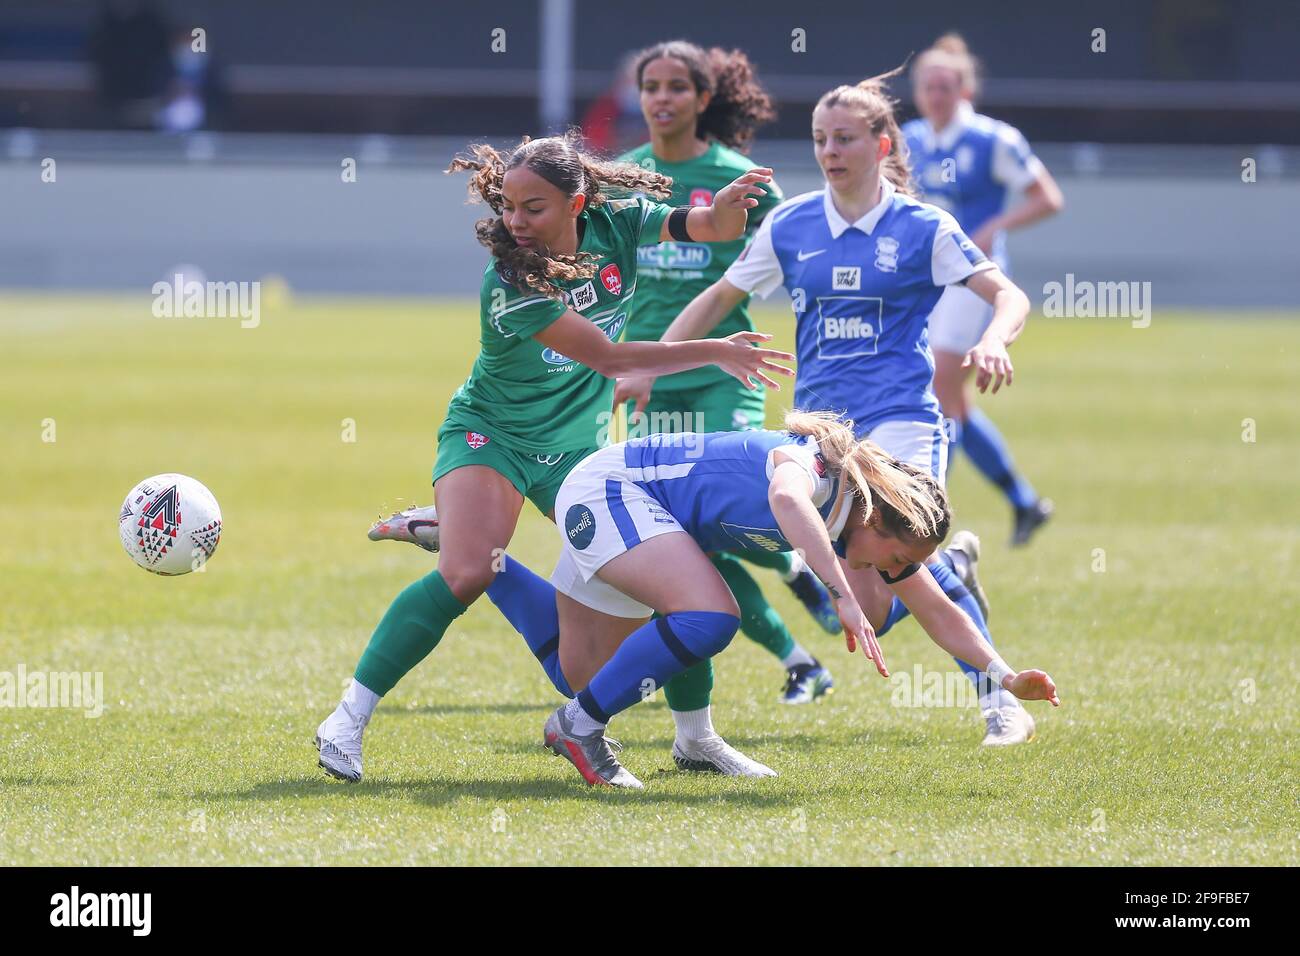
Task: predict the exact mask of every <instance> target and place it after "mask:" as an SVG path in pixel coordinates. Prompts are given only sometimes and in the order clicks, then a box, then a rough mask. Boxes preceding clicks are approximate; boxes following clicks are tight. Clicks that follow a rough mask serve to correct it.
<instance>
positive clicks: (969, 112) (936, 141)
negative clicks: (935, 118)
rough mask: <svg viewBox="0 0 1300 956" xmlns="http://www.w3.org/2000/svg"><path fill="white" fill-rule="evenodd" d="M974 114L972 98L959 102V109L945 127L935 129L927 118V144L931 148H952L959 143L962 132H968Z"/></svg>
mask: <svg viewBox="0 0 1300 956" xmlns="http://www.w3.org/2000/svg"><path fill="white" fill-rule="evenodd" d="M974 115H975V107H973V106H971V105H970V100H962V101H961V102H960V103H958V104H957V111H956V112H955V113H953V115H952V119H950V120H949V121H948V125H947V126H945V127H944V128H943V129H940V130H937V129H935V128H934V126H933V125H931V123H930V121H929V120H926V121H925V133H926V139H927V140H928V141H929V142H928V143H927V144H926V145H927V146H929V147H930V149H942V150H949V149H952V148H953V147H954V146H956V145H957V140H959V139H961V134H962V133H964V132H966V127H967V126H969V125H970V120H971V117H972V116H974Z"/></svg>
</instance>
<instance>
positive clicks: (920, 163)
mask: <svg viewBox="0 0 1300 956" xmlns="http://www.w3.org/2000/svg"><path fill="white" fill-rule="evenodd" d="M903 138H904V139H905V140H906V141H907V149H908V153H909V161H910V163H911V166H912V179H913V181H914V182H915V183H916V185H917V187H918V188H919V189H920V190H921V192H922V195H923V198H924V199H925V201H926V202H928V203H933V204H934V205H936V206H939V207H940V208H942V209H945V210H947V211H948V212H950V213H952V215H953V216H954V217H955V218H956V220H957V222H958V224H959V225H960V226H961V228H962V229H963V230H964V231H965V232H966V233H967V234H968V235H969V234H970V233H974V232H977V231H978V230H979V228H980V227H981V226H983V225H984V224H985V223H986V222H988V221H989V220H990V219H992V218H993V217H994V216H996V215H998V214H999V213H1001V212H1002V210H1003V209H1004V208H1006V204H1007V196H1008V195H1009V194H1010V193H1012V192H1014V191H1016V190H1020V189H1023V188H1025V187H1026V186H1028V185H1029V184H1030V183H1032V182H1033V181H1034V180H1035V179H1036V178H1037V177H1038V174H1039V171H1040V170H1041V169H1042V163H1041V162H1040V161H1039V160H1038V157H1036V156H1035V155H1034V153H1033V151H1032V150H1031V149H1030V148H1029V143H1028V142H1026V141H1025V138H1024V137H1023V136H1022V135H1020V131H1019V130H1017V129H1016V128H1015V127H1013V126H1009V125H1008V124H1006V123H1003V122H1001V121H1000V120H995V119H992V118H991V117H988V116H984V115H983V114H981V113H976V112H975V111H974V109H972V108H971V106H970V104H969V103H962V104H961V105H960V106H959V107H958V109H957V115H956V116H954V117H953V119H952V121H951V122H950V123H949V124H948V125H947V126H946V127H944V128H943V130H941V131H940V132H938V133H936V132H935V131H934V129H933V128H932V127H931V126H930V124H929V122H928V121H927V120H925V119H914V120H911V121H910V122H908V123H905V124H903ZM993 260H994V261H995V262H996V263H998V265H999V266H1001V267H1002V268H1003V270H1004V271H1005V270H1006V268H1007V261H1006V234H1005V233H999V234H998V236H997V237H996V239H995V240H994V244H993Z"/></svg>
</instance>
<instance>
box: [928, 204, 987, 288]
mask: <svg viewBox="0 0 1300 956" xmlns="http://www.w3.org/2000/svg"><path fill="white" fill-rule="evenodd" d="M972 260H973V261H972ZM992 268H994V263H993V262H992V261H990V260H989V259H988V258H987V257H986V256H985V255H984V253H983V252H981V251H980V250H979V248H978V247H977V246H976V245H975V243H974V242H972V241H971V240H970V238H969V237H968V236H967V235H966V234H965V233H964V232H962V231H961V226H959V225H957V220H956V219H954V218H953V217H952V216H951V215H949V214H948V213H946V212H944V213H941V218H940V220H939V228H938V229H936V230H935V231H934V245H933V247H932V248H931V251H930V278H931V281H932V282H933V283H934V284H935V285H936V286H940V287H942V286H946V285H954V284H955V283H958V282H961V281H962V280H963V279H969V278H970V277H971V276H973V275H974V274H975V273H977V272H983V271H984V270H985V269H992Z"/></svg>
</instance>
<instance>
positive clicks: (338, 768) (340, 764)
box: [316, 702, 370, 783]
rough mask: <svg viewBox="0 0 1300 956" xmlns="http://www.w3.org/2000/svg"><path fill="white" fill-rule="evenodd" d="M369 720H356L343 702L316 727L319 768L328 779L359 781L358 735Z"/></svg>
mask: <svg viewBox="0 0 1300 956" xmlns="http://www.w3.org/2000/svg"><path fill="white" fill-rule="evenodd" d="M368 723H370V718H369V717H358V716H356V715H354V714H353V713H352V711H351V710H349V709H348V705H347V703H346V702H343V703H340V704H339V705H338V706H337V707H335V708H334V713H332V714H330V715H329V716H328V717H326V718H325V719H324V720H323V721H322V722H321V725H320V726H319V727H317V728H316V750H317V751H318V752H319V753H320V761H319V765H320V766H321V767H322V768H323V769H324V771H325V772H326V773H327V774H329V775H330V776H331V777H337V778H338V779H340V780H347V781H348V782H350V783H356V782H358V781H359V780H360V779H361V734H362V732H363V731H365V729H366V724H368Z"/></svg>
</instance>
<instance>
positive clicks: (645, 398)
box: [614, 375, 655, 424]
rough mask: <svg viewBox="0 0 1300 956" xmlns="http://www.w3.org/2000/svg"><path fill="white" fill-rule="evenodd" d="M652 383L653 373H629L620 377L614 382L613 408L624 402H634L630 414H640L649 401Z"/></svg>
mask: <svg viewBox="0 0 1300 956" xmlns="http://www.w3.org/2000/svg"><path fill="white" fill-rule="evenodd" d="M654 385H655V377H654V376H653V375H629V376H628V377H627V378H620V379H619V380H618V381H617V382H615V384H614V408H615V410H617V409H618V407H619V406H620V405H622V404H623V403H624V402H636V407H635V408H633V409H632V414H633V415H640V414H641V413H642V412H644V411H645V407H646V405H647V404H649V402H650V391H651V389H653V388H654ZM629 424H630V423H629Z"/></svg>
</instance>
